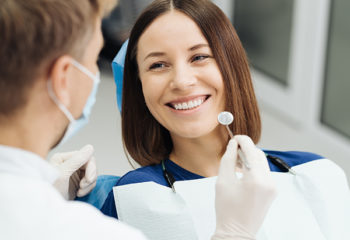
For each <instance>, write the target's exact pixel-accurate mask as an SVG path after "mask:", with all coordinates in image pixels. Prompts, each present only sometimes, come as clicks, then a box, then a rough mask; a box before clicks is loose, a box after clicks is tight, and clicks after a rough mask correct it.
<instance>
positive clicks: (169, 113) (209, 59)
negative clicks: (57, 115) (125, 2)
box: [102, 0, 322, 217]
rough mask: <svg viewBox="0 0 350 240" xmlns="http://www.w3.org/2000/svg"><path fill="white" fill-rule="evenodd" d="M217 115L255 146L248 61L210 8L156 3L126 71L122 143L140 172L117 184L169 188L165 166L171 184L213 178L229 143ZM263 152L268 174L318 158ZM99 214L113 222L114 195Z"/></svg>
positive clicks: (133, 41) (200, 3) (200, 0)
mask: <svg viewBox="0 0 350 240" xmlns="http://www.w3.org/2000/svg"><path fill="white" fill-rule="evenodd" d="M222 111H229V112H231V113H233V115H234V118H235V119H234V123H233V124H232V125H231V126H230V128H231V130H232V132H233V133H234V134H235V135H238V134H239V135H247V136H249V137H242V136H239V137H236V140H237V142H238V145H240V146H241V147H242V146H244V144H245V143H247V142H250V144H251V145H253V143H252V142H254V143H255V144H256V143H257V142H258V141H259V138H260V134H261V123H260V116H259V111H258V107H257V102H256V98H255V95H254V90H253V87H252V82H251V77H250V72H249V66H248V61H247V58H246V54H245V52H244V49H243V48H242V45H241V43H240V40H239V38H238V37H237V35H236V32H235V30H234V28H233V26H232V25H231V23H230V21H229V20H228V19H227V17H226V16H225V15H224V14H223V12H222V11H221V10H220V9H219V8H218V7H216V6H215V5H214V4H213V3H211V2H210V1H206V0H182V1H179V0H178V1H176V0H157V1H154V2H153V3H152V4H151V5H150V6H149V7H148V8H147V9H146V10H145V11H144V13H143V14H142V15H141V16H140V17H139V18H138V20H137V22H136V23H135V26H134V28H133V29H132V32H131V35H130V39H129V44H128V49H127V53H126V58H125V70H124V87H123V103H122V131H123V140H124V144H125V147H126V149H127V151H128V153H129V154H130V156H131V157H132V158H133V159H134V160H135V161H136V162H138V163H139V164H140V165H141V166H142V168H139V169H137V170H134V171H131V172H129V173H127V174H126V175H124V176H123V177H122V178H121V179H120V180H119V181H118V183H117V184H116V185H117V186H121V185H127V184H131V183H141V182H148V181H153V182H156V183H158V184H161V185H164V186H168V187H169V186H170V185H172V181H169V180H168V179H167V177H165V176H164V175H163V165H164V168H165V169H166V171H167V172H168V173H170V175H172V176H173V177H174V179H175V181H180V180H192V179H200V178H203V177H211V176H216V175H217V174H218V169H219V165H220V159H221V158H222V156H223V153H224V151H225V148H226V146H227V143H228V141H229V137H228V134H227V132H226V129H225V128H224V127H223V126H221V125H220V124H219V123H218V122H217V116H218V114H219V113H220V112H222ZM250 139H251V140H252V142H251V141H250ZM257 151H258V150H257ZM265 153H266V154H269V157H268V160H269V162H268V163H269V166H270V169H271V171H279V172H281V171H288V169H289V166H286V165H285V166H286V167H285V168H283V166H281V165H278V164H277V165H276V157H277V158H279V159H283V161H284V162H287V163H288V164H289V165H290V167H293V166H295V165H298V164H301V163H306V162H309V161H313V160H317V159H322V157H320V156H318V155H315V154H311V153H301V152H286V153H283V152H276V151H266V152H265ZM253 156H257V155H256V154H253ZM265 161H266V160H265ZM281 167H282V168H281ZM102 212H104V213H105V214H107V215H109V216H112V217H117V212H116V208H115V202H114V197H113V193H112V192H111V193H110V194H109V196H108V198H107V200H106V202H105V204H104V206H103V207H102Z"/></svg>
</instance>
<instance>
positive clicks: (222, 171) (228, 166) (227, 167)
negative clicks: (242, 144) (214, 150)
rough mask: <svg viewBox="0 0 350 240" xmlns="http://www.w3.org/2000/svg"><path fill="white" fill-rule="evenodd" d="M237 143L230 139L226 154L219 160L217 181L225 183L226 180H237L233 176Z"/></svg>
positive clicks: (234, 175)
mask: <svg viewBox="0 0 350 240" xmlns="http://www.w3.org/2000/svg"><path fill="white" fill-rule="evenodd" d="M237 148H238V144H237V141H236V140H234V139H231V140H230V141H229V143H228V144H227V148H226V152H225V153H224V155H223V156H222V158H221V162H220V168H219V175H218V179H217V181H218V182H220V181H226V180H227V179H237V176H236V174H235V172H236V171H235V169H236V164H237Z"/></svg>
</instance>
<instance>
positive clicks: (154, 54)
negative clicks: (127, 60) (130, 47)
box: [143, 52, 165, 61]
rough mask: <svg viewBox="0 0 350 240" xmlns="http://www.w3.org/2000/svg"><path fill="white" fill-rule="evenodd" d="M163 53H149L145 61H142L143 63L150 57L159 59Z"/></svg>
mask: <svg viewBox="0 0 350 240" xmlns="http://www.w3.org/2000/svg"><path fill="white" fill-rule="evenodd" d="M164 55H165V53H164V52H151V53H150V54H148V55H147V56H146V57H145V59H143V61H145V60H146V59H147V58H150V57H161V56H164Z"/></svg>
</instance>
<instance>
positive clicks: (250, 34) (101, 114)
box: [55, 0, 350, 179]
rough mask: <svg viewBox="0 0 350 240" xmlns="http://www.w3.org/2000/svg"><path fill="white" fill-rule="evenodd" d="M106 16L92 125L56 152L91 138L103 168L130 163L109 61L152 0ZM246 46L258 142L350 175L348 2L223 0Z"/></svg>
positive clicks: (119, 171)
mask: <svg viewBox="0 0 350 240" xmlns="http://www.w3.org/2000/svg"><path fill="white" fill-rule="evenodd" d="M119 2H120V4H119V5H118V7H117V8H116V9H115V10H114V11H113V12H112V14H111V16H110V17H108V18H106V19H105V20H104V21H103V34H104V37H105V43H106V44H105V47H104V49H103V50H102V52H101V56H100V61H99V64H100V67H101V72H102V81H101V85H100V88H99V92H98V97H97V103H96V105H95V107H94V110H93V113H92V116H91V119H90V124H89V125H88V126H87V127H85V128H84V129H83V130H82V131H81V132H79V133H78V134H77V135H76V136H74V137H73V138H72V139H71V140H70V141H69V142H67V143H66V144H65V145H63V146H62V147H60V148H58V149H55V152H57V151H71V150H75V149H79V148H81V147H83V146H84V145H85V144H86V143H90V144H92V145H94V147H95V155H96V158H97V161H98V168H99V174H112V175H123V174H124V173H126V172H127V171H129V170H132V167H131V166H130V164H129V163H128V160H127V158H126V155H125V153H124V150H123V145H122V141H121V130H120V124H121V122H120V113H119V110H118V109H117V104H116V96H115V91H116V87H115V84H114V81H113V76H112V71H111V61H112V60H113V58H114V56H115V55H116V53H117V52H118V50H119V48H120V46H121V44H122V43H123V42H124V40H125V39H127V38H128V34H129V31H130V28H131V27H132V25H133V23H134V21H135V19H136V18H137V16H138V15H139V13H140V12H141V11H142V10H143V9H144V8H145V6H147V4H149V3H150V2H151V1H150V0H119ZM213 2H215V3H216V4H217V5H218V6H219V7H220V8H221V9H223V11H224V12H225V13H226V15H227V16H228V17H229V18H230V20H231V21H232V24H233V25H234V26H235V28H236V30H237V32H238V35H239V36H240V38H241V40H242V42H243V45H244V47H245V49H246V51H247V54H248V57H249V61H250V63H251V70H252V75H253V80H254V85H255V90H256V94H257V97H258V101H259V105H260V109H261V115H262V123H263V132H262V138H261V141H260V143H259V147H262V148H265V149H272V150H299V151H310V152H315V153H318V154H320V155H323V156H325V157H327V158H329V159H331V160H333V161H334V162H336V163H337V164H338V165H340V166H341V167H342V168H343V169H344V170H345V172H346V174H347V175H348V179H349V176H350V159H349V156H350V80H349V76H348V72H347V71H348V70H349V69H350V61H349V59H348V58H349V56H350V45H349V43H350V28H349V25H348V24H349V22H350V15H349V14H348V12H350V1H348V0H308V1H304V0H263V1H261V0H217V1H213Z"/></svg>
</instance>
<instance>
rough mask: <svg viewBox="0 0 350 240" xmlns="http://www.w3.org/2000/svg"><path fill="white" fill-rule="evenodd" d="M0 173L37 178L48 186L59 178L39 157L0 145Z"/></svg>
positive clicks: (54, 170)
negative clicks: (47, 183)
mask: <svg viewBox="0 0 350 240" xmlns="http://www.w3.org/2000/svg"><path fill="white" fill-rule="evenodd" d="M0 173H10V174H14V175H20V176H24V177H30V178H37V179H39V180H43V181H46V182H49V183H50V184H53V183H54V182H55V181H56V179H57V178H58V176H59V172H58V171H57V170H56V169H55V168H54V167H52V166H51V165H50V164H49V163H48V162H46V161H45V160H44V159H43V158H42V157H40V156H39V155H37V154H35V153H32V152H29V151H25V150H23V149H20V148H14V147H9V146H4V145H0Z"/></svg>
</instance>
